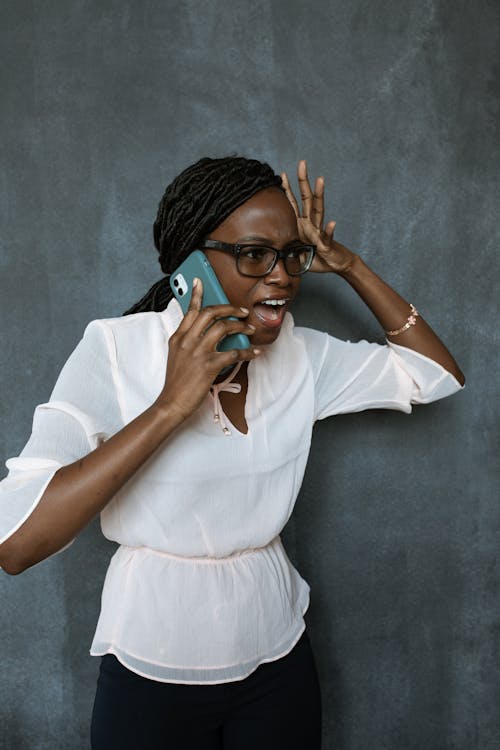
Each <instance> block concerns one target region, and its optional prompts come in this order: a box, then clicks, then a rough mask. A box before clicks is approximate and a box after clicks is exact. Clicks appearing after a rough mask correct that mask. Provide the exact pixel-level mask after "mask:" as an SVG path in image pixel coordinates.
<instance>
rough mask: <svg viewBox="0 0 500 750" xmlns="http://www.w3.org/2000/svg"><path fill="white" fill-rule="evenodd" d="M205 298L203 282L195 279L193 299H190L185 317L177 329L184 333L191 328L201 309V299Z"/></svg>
mask: <svg viewBox="0 0 500 750" xmlns="http://www.w3.org/2000/svg"><path fill="white" fill-rule="evenodd" d="M202 299H203V282H202V280H201V279H198V278H196V277H195V278H194V279H193V288H192V291H191V299H190V300H189V306H188V309H187V311H186V314H185V316H184V318H183V319H182V321H181V324H180V326H179V328H178V329H177V331H178V332H179V333H180V334H182V333H185V332H186V331H188V330H189V328H190V327H191V326H192V324H193V322H194V320H195V319H196V317H197V316H198V314H199V312H200V309H201V301H202Z"/></svg>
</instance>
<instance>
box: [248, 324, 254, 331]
mask: <svg viewBox="0 0 500 750" xmlns="http://www.w3.org/2000/svg"><path fill="white" fill-rule="evenodd" d="M248 328H250V330H251V331H255V326H253V325H252V324H251V323H249V324H248Z"/></svg>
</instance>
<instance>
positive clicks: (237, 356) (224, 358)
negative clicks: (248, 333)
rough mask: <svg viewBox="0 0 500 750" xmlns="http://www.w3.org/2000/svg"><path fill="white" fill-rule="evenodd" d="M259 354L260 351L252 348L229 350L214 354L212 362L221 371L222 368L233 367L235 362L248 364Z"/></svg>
mask: <svg viewBox="0 0 500 750" xmlns="http://www.w3.org/2000/svg"><path fill="white" fill-rule="evenodd" d="M261 353H262V350H261V349H256V348H254V347H252V346H251V347H250V348H248V349H230V350H229V351H227V352H215V354H214V358H216V359H214V362H217V367H218V368H220V370H222V368H223V367H227V366H228V365H234V363H235V362H249V361H250V360H252V359H255V358H256V357H258V356H259V355H260V354H261ZM220 370H219V371H220Z"/></svg>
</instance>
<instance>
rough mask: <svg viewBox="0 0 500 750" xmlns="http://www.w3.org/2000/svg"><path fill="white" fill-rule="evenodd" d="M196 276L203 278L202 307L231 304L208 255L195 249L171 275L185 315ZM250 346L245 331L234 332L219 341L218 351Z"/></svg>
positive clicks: (171, 280) (172, 284)
mask: <svg viewBox="0 0 500 750" xmlns="http://www.w3.org/2000/svg"><path fill="white" fill-rule="evenodd" d="M195 278H199V279H201V281H202V284H203V298H202V303H201V304H202V307H208V306H209V305H227V304H229V300H228V298H227V297H226V295H225V293H224V290H223V288H222V286H221V283H220V281H219V279H218V278H217V276H216V275H215V271H214V269H213V268H212V266H211V265H210V263H209V261H208V258H207V256H206V255H205V253H202V252H201V250H194V251H193V252H192V253H191V255H189V256H188V257H187V258H186V260H185V261H184V262H183V263H181V264H180V266H179V267H178V268H176V270H175V271H174V272H173V273H172V274H171V275H170V288H171V289H172V292H173V293H174V296H175V298H176V300H177V301H178V302H179V304H180V306H181V308H182V312H183V313H184V315H185V314H186V312H187V309H188V307H189V302H190V301H191V294H192V292H193V279H195ZM229 320H238V318H234V317H230V318H229ZM249 347H250V341H249V339H248V336H245V334H244V333H232V334H231V335H230V336H226V338H224V339H222V341H220V342H219V343H218V345H217V351H219V352H227V351H228V350H229V349H248V348H249Z"/></svg>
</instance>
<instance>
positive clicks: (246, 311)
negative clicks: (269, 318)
mask: <svg viewBox="0 0 500 750" xmlns="http://www.w3.org/2000/svg"><path fill="white" fill-rule="evenodd" d="M240 310H242V311H243V312H244V313H247V314H248V313H249V312H250V310H247V309H246V307H240Z"/></svg>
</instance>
